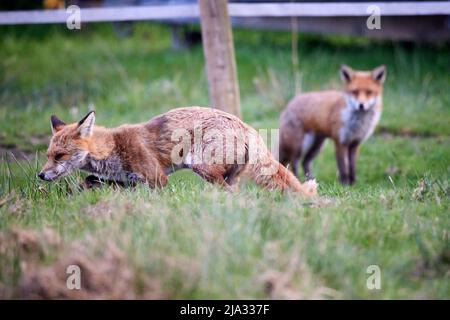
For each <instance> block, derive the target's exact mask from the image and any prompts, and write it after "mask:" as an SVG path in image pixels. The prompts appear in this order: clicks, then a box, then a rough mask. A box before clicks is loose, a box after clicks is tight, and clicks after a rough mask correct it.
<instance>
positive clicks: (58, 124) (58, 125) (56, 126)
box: [50, 116, 66, 134]
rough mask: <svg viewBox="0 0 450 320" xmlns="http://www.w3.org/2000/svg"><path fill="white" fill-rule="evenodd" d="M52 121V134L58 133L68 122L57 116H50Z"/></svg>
mask: <svg viewBox="0 0 450 320" xmlns="http://www.w3.org/2000/svg"><path fill="white" fill-rule="evenodd" d="M50 122H51V124H52V134H55V133H57V132H58V131H59V130H61V129H62V128H63V127H64V126H65V125H66V124H65V123H64V122H62V121H61V120H59V119H58V117H56V116H51V117H50Z"/></svg>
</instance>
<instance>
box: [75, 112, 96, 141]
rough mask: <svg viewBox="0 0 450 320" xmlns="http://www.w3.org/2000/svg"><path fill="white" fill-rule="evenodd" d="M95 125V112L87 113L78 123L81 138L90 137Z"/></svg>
mask: <svg viewBox="0 0 450 320" xmlns="http://www.w3.org/2000/svg"><path fill="white" fill-rule="evenodd" d="M94 124H95V111H91V112H89V113H88V114H87V115H86V116H85V117H84V118H83V119H81V120H80V121H79V122H78V132H79V133H80V136H81V137H82V138H89V137H90V136H92V132H93V131H94Z"/></svg>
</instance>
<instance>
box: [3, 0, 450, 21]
mask: <svg viewBox="0 0 450 320" xmlns="http://www.w3.org/2000/svg"><path fill="white" fill-rule="evenodd" d="M370 5H377V6H379V7H380V10H381V14H382V15H387V16H390V15H393V16H397V15H398V16H404V15H406V16H412V15H448V14H450V1H443V2H437V1H434V2H414V1H412V2H351V3H341V2H339V3H337V2H334V3H333V2H327V3H323V2H322V3H316V2H315V3H230V4H229V5H228V9H229V15H230V16H231V17H291V16H297V17H339V16H368V13H367V8H368V6H370ZM68 16H69V13H66V11H65V10H64V9H59V10H27V11H3V12H0V24H40V23H65V22H66V19H67V17H68ZM198 17H199V10H198V6H197V5H196V4H187V5H167V6H161V5H159V6H127V7H110V8H82V9H81V21H82V22H83V23H86V22H103V21H138V20H169V19H181V18H198Z"/></svg>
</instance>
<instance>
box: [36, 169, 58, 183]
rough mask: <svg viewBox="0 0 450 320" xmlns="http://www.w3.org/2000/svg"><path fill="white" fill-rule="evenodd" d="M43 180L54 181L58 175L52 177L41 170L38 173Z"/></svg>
mask: <svg viewBox="0 0 450 320" xmlns="http://www.w3.org/2000/svg"><path fill="white" fill-rule="evenodd" d="M37 176H38V177H39V178H40V179H41V180H44V181H53V180H55V179H56V176H55V177H54V178H51V177H50V176H49V175H48V174H46V173H45V172H44V171H41V172H39V173H38V175H37Z"/></svg>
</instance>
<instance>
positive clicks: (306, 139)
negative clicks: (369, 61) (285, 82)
mask: <svg viewBox="0 0 450 320" xmlns="http://www.w3.org/2000/svg"><path fill="white" fill-rule="evenodd" d="M340 73H341V78H342V80H343V81H344V83H345V90H343V91H320V92H310V93H304V94H300V95H298V96H296V97H295V98H294V99H293V100H291V102H290V103H289V104H288V106H287V107H286V109H285V110H284V111H283V113H282V114H281V118H280V162H281V163H282V164H284V165H289V166H290V167H291V169H292V170H293V172H294V174H295V175H297V171H298V169H297V168H298V162H299V160H302V165H303V170H304V172H305V175H306V177H307V178H312V172H311V163H312V161H313V160H314V158H315V157H316V156H317V155H318V153H319V151H320V149H321V147H322V145H323V142H324V141H325V139H326V138H331V139H332V140H333V141H334V144H335V147H336V159H337V165H338V171H339V179H340V181H341V183H343V184H353V183H354V182H355V180H356V158H357V155H358V150H359V147H360V145H361V143H362V142H364V141H365V140H366V139H367V138H369V137H370V136H371V135H372V133H373V131H374V129H375V126H376V125H377V123H378V121H379V119H380V115H381V109H382V93H383V83H384V81H385V79H386V67H385V66H384V65H383V66H380V67H378V68H375V69H374V70H372V71H355V70H352V69H351V68H350V67H348V66H345V65H344V66H342V67H341V70H340Z"/></svg>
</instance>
